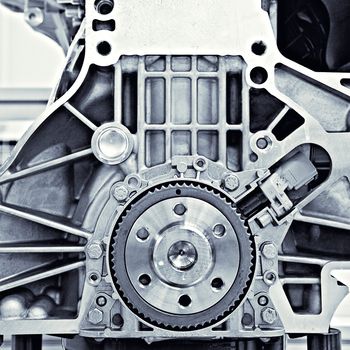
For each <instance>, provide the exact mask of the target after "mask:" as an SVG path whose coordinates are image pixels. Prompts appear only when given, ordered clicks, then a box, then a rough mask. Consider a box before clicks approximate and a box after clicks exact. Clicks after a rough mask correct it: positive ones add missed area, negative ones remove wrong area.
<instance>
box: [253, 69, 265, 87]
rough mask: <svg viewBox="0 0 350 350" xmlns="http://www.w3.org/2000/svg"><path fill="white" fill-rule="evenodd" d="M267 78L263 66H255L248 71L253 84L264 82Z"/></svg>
mask: <svg viewBox="0 0 350 350" xmlns="http://www.w3.org/2000/svg"><path fill="white" fill-rule="evenodd" d="M267 78H268V74H267V71H266V69H265V68H263V67H255V68H253V69H252V70H251V71H250V79H251V80H252V82H253V83H255V84H258V85H260V84H264V83H265V82H266V80H267Z"/></svg>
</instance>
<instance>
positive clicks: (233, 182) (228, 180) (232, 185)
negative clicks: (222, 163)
mask: <svg viewBox="0 0 350 350" xmlns="http://www.w3.org/2000/svg"><path fill="white" fill-rule="evenodd" d="M224 187H225V188H226V189H227V190H228V191H234V190H236V189H237V188H238V187H239V179H238V177H237V176H236V175H233V174H231V175H227V176H226V177H225V178H224Z"/></svg>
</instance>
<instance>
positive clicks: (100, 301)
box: [96, 295, 107, 306]
mask: <svg viewBox="0 0 350 350" xmlns="http://www.w3.org/2000/svg"><path fill="white" fill-rule="evenodd" d="M96 304H97V305H98V306H105V305H106V304H107V299H106V298H105V297H104V296H102V295H101V296H99V297H97V299H96Z"/></svg>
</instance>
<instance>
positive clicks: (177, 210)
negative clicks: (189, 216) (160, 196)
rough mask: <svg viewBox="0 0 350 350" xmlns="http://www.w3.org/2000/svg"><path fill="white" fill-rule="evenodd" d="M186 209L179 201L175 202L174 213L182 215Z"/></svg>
mask: <svg viewBox="0 0 350 350" xmlns="http://www.w3.org/2000/svg"><path fill="white" fill-rule="evenodd" d="M186 210H187V209H186V207H185V206H184V205H183V204H181V203H179V204H176V205H175V207H174V213H175V214H176V215H184V214H185V213H186Z"/></svg>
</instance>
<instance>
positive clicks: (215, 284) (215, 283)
mask: <svg viewBox="0 0 350 350" xmlns="http://www.w3.org/2000/svg"><path fill="white" fill-rule="evenodd" d="M223 286H224V281H223V280H222V279H221V278H214V279H213V280H212V281H211V287H212V288H213V289H214V290H216V291H218V290H220V289H222V287H223Z"/></svg>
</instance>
